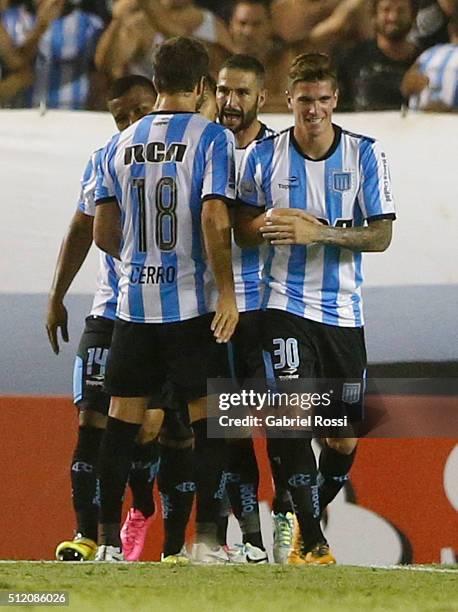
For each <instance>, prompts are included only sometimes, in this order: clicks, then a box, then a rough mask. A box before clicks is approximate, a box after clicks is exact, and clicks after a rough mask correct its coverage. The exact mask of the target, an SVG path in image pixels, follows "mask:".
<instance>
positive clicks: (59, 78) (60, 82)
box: [2, 6, 104, 110]
mask: <svg viewBox="0 0 458 612" xmlns="http://www.w3.org/2000/svg"><path fill="white" fill-rule="evenodd" d="M2 22H3V25H4V26H5V29H6V30H7V32H8V34H9V35H10V37H11V38H12V40H13V42H14V44H15V45H16V46H17V45H21V44H23V43H24V41H25V39H26V38H27V35H28V34H29V32H30V30H31V29H32V28H33V27H34V25H35V22H36V17H35V16H34V15H32V14H31V13H29V12H28V11H27V10H26V9H25V8H24V7H23V6H14V7H11V8H9V9H7V10H6V11H5V12H4V14H3V15H2ZM103 27H104V26H103V21H102V20H101V19H100V17H97V16H96V15H93V14H92V13H88V12H86V11H81V10H74V11H72V12H71V13H69V14H68V15H64V16H62V17H60V18H59V19H55V20H54V21H53V22H52V23H51V24H50V26H49V27H48V29H47V30H46V32H45V33H44V34H43V36H42V37H41V38H40V41H39V43H38V52H37V56H36V59H35V63H34V67H33V68H34V83H33V86H32V87H31V88H29V89H28V90H27V91H26V92H24V93H23V94H20V95H19V96H18V98H17V100H15V101H14V102H13V104H14V105H15V106H26V107H36V106H39V105H40V103H44V104H45V105H46V106H47V107H48V108H61V109H68V110H72V109H74V110H79V109H84V108H85V107H86V102H87V98H88V94H89V73H90V71H91V69H92V67H93V66H92V65H93V60H94V54H95V48H96V45H97V42H98V39H99V37H100V35H101V33H102V31H103Z"/></svg>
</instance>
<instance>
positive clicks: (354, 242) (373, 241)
mask: <svg viewBox="0 0 458 612" xmlns="http://www.w3.org/2000/svg"><path fill="white" fill-rule="evenodd" d="M293 210H294V209H287V210H285V213H284V214H283V215H281V216H280V215H277V214H276V213H277V212H279V211H273V213H272V216H271V217H270V219H268V220H267V223H266V225H265V226H263V227H262V228H261V233H262V235H263V236H264V237H265V239H266V240H269V241H270V243H271V244H274V245H291V244H302V245H309V244H323V245H327V246H337V247H340V248H343V249H349V250H350V251H358V252H381V251H385V250H386V249H387V248H388V247H389V246H390V243H391V236H392V224H393V221H392V219H389V218H387V219H374V220H372V221H371V220H369V223H368V225H367V226H365V227H353V228H343V227H328V226H327V225H323V224H321V223H320V222H319V221H318V222H317V220H316V219H315V220H314V221H312V220H311V219H307V218H305V217H302V215H293V214H292V213H293ZM308 216H310V215H308Z"/></svg>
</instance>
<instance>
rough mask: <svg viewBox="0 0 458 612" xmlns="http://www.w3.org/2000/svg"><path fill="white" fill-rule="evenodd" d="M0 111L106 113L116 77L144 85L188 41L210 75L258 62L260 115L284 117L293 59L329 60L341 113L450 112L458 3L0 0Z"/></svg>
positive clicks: (457, 83)
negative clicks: (176, 39) (248, 60)
mask: <svg viewBox="0 0 458 612" xmlns="http://www.w3.org/2000/svg"><path fill="white" fill-rule="evenodd" d="M0 10H1V21H0V105H1V106H2V107H7V108H31V107H44V108H60V109H90V110H104V109H105V105H106V101H105V92H106V91H107V87H108V86H109V84H110V82H111V81H112V80H113V79H116V78H118V77H121V76H123V75H127V74H140V75H144V76H147V77H150V78H152V77H153V74H152V71H151V61H150V58H151V53H152V50H153V49H154V47H155V46H156V45H158V44H160V43H161V42H162V41H164V40H165V39H167V38H169V37H172V36H178V35H190V36H194V37H196V38H198V39H200V40H201V41H203V42H205V44H206V45H207V47H208V50H209V53H210V57H211V66H212V72H213V73H214V75H216V73H217V71H218V68H219V66H221V64H222V63H223V62H224V61H225V60H226V59H227V58H228V57H229V56H230V55H232V54H235V53H244V54H249V55H253V56H255V57H256V58H257V59H259V60H260V61H261V62H262V63H263V64H264V65H265V67H266V70H267V82H266V86H267V89H268V92H269V97H268V100H267V103H266V105H265V107H264V110H265V111H267V112H286V111H287V106H286V97H285V90H286V76H287V73H288V66H289V64H290V63H291V60H292V59H293V58H294V57H295V56H296V55H298V54H299V53H303V52H311V51H319V52H324V53H328V54H329V55H331V56H332V57H333V58H334V61H335V64H336V67H337V72H338V76H339V85H340V101H339V110H341V111H369V110H393V109H399V108H401V107H402V106H403V105H409V106H410V107H411V108H415V109H420V110H432V111H457V110H458V0H273V1H272V2H268V1H267V0H264V1H263V0H235V1H233V2H230V1H227V0H201V1H195V2H193V1H192V0H113V1H112V0H0Z"/></svg>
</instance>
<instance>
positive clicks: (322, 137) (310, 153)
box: [294, 125, 335, 159]
mask: <svg viewBox="0 0 458 612" xmlns="http://www.w3.org/2000/svg"><path fill="white" fill-rule="evenodd" d="M294 138H295V140H296V143H297V144H298V146H299V148H300V149H301V151H302V153H304V155H306V156H307V157H311V158H312V159H321V158H323V157H324V156H325V155H326V153H327V152H328V151H329V149H330V148H331V147H332V144H333V142H334V138H335V132H334V128H333V126H332V125H330V126H329V129H327V130H326V131H325V132H323V133H322V134H318V135H314V134H311V133H309V132H308V131H307V130H304V129H303V128H301V126H297V125H296V126H295V128H294Z"/></svg>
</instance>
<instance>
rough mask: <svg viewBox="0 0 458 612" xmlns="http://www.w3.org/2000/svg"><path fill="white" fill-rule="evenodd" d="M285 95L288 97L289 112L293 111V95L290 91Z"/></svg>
mask: <svg viewBox="0 0 458 612" xmlns="http://www.w3.org/2000/svg"><path fill="white" fill-rule="evenodd" d="M285 95H286V103H287V105H288V108H289V110H293V107H292V104H291V102H292V100H291V94H290V93H289V91H288V90H286V91H285Z"/></svg>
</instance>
